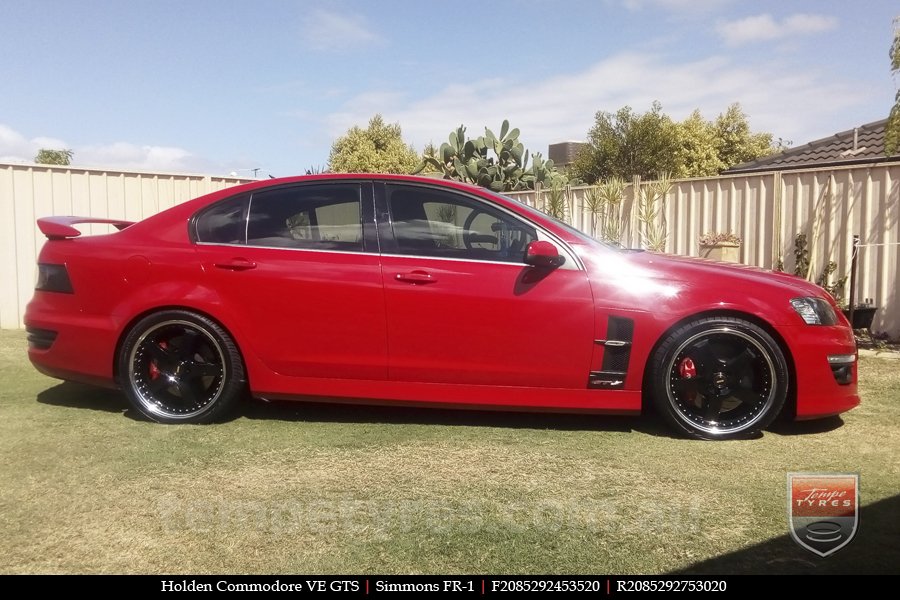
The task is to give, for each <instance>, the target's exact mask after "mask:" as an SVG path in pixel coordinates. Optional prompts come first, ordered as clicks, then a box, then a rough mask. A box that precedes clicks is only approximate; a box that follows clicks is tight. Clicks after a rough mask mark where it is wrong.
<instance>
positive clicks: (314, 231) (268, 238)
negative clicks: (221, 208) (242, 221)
mask: <svg viewBox="0 0 900 600" xmlns="http://www.w3.org/2000/svg"><path fill="white" fill-rule="evenodd" d="M362 239H363V238H362V222H361V220H360V187H359V186H358V185H355V184H350V185H348V184H337V185H301V186H296V187H290V188H282V189H277V190H271V191H266V192H259V193H256V194H253V197H252V198H251V199H250V217H249V220H248V223H247V244H249V245H251V246H273V247H277V248H304V249H310V250H344V251H362V249H363V242H362Z"/></svg>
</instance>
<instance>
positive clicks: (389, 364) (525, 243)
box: [25, 175, 859, 439]
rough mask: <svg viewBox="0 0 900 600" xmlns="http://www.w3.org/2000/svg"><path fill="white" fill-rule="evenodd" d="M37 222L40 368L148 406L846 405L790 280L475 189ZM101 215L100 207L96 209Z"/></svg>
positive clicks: (316, 186) (236, 199) (833, 408)
mask: <svg viewBox="0 0 900 600" xmlns="http://www.w3.org/2000/svg"><path fill="white" fill-rule="evenodd" d="M79 222H98V220H97V219H80V218H77V217H52V218H45V219H39V220H38V226H39V227H40V229H41V230H42V231H43V232H44V234H45V235H46V236H47V238H48V241H47V242H46V243H45V244H44V247H43V249H42V251H41V254H40V259H39V265H38V266H39V277H38V283H37V286H36V289H35V294H34V299H33V300H32V301H31V303H30V304H29V305H28V309H27V312H26V316H25V324H26V327H27V330H28V339H29V351H28V352H29V357H30V359H31V361H32V363H33V364H34V365H35V366H36V367H37V368H38V369H39V370H40V371H42V372H43V373H46V374H48V375H51V376H53V377H58V378H61V379H67V380H73V381H81V382H88V383H93V384H99V385H103V386H114V387H118V388H121V389H122V390H123V391H124V392H125V394H126V396H127V397H128V399H129V401H130V402H131V404H132V405H133V406H134V408H135V409H137V410H138V411H140V412H141V413H143V414H144V415H146V416H147V417H149V418H150V419H153V420H155V421H159V422H164V423H198V422H209V421H213V420H218V419H221V418H223V417H224V416H225V415H227V414H228V413H229V412H230V410H231V409H232V408H234V406H235V403H236V402H237V401H238V400H239V399H240V398H241V397H242V396H244V395H245V394H247V393H248V392H249V394H251V395H252V396H255V397H259V398H268V399H275V398H278V399H300V400H302V399H304V398H307V399H309V398H314V399H316V400H317V401H321V400H322V398H323V397H326V398H329V399H332V400H333V401H335V402H370V403H391V404H401V403H402V404H407V403H408V404H413V403H415V404H420V405H428V406H441V407H458V408H466V407H471V408H491V409H510V410H530V411H552V412H587V413H608V414H629V413H638V412H639V411H640V410H641V408H642V399H644V398H648V399H652V404H653V405H654V406H655V407H656V410H657V411H658V412H659V413H661V414H662V415H663V416H664V417H665V419H666V420H667V421H668V422H669V423H670V424H671V425H672V426H673V427H674V428H675V429H677V430H678V431H680V432H682V433H684V434H686V435H689V436H694V437H699V438H715V439H722V438H730V437H738V436H745V435H748V434H751V433H753V432H757V431H759V430H760V429H762V428H764V427H766V426H767V425H769V424H770V423H771V422H772V420H773V419H775V417H776V416H777V415H778V414H779V413H781V412H783V411H789V412H790V414H791V415H792V416H794V417H796V418H798V419H809V418H815V417H824V416H827V415H834V414H837V413H840V412H843V411H846V410H849V409H851V408H853V407H854V406H856V405H857V404H858V403H859V396H858V395H857V366H856V358H857V354H856V344H855V341H854V337H853V333H852V331H851V330H850V327H849V325H848V323H847V321H846V320H845V318H844V317H843V316H842V315H841V312H840V311H839V310H837V309H836V306H835V304H834V301H833V300H832V299H831V297H830V296H829V295H828V294H827V293H826V292H825V291H823V290H822V289H821V288H819V287H817V286H815V285H813V284H811V283H808V282H806V281H804V280H802V279H799V278H797V277H793V276H790V275H785V274H781V273H771V272H768V271H763V270H760V269H755V268H750V267H743V266H726V265H723V264H718V263H711V262H708V261H702V260H699V259H690V258H680V257H675V256H668V255H662V254H655V253H650V252H639V251H630V250H621V249H617V248H613V247H610V246H606V245H604V244H602V243H600V242H598V241H596V240H594V239H592V238H590V237H588V236H586V235H585V234H583V233H581V232H579V231H577V230H575V229H573V228H571V227H569V226H568V225H565V224H563V223H561V222H559V221H557V220H555V219H553V218H551V217H548V216H547V215H545V214H543V213H541V212H539V211H536V210H534V209H532V208H529V207H528V206H525V205H523V204H521V203H519V202H517V201H515V200H511V199H509V198H506V197H504V196H501V195H497V194H494V193H492V192H490V191H487V190H485V189H482V188H476V187H472V186H469V185H463V184H457V183H453V182H448V181H438V180H433V179H424V178H416V177H405V176H388V175H383V176H382V175H322V176H312V177H296V178H287V179H275V180H269V181H260V182H255V183H250V184H247V185H243V186H239V187H234V188H230V189H226V190H222V191H219V192H215V193H213V194H209V195H207V196H204V197H201V198H197V199H195V200H192V201H190V202H186V203H184V204H181V205H178V206H176V207H174V208H171V209H169V210H166V211H164V212H162V213H159V214H157V215H155V216H153V217H150V218H148V219H145V220H143V221H141V222H138V223H128V222H119V221H117V222H113V223H114V224H115V225H116V226H117V227H118V228H120V229H121V231H118V232H116V233H112V234H109V235H101V236H89V237H79V231H78V230H77V229H76V228H75V227H74V226H73V225H75V224H78V223H79ZM105 222H109V221H105Z"/></svg>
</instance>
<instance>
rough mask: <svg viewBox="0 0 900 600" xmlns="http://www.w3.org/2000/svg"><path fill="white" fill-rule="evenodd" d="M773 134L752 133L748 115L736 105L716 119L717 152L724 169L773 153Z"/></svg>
mask: <svg viewBox="0 0 900 600" xmlns="http://www.w3.org/2000/svg"><path fill="white" fill-rule="evenodd" d="M772 150H773V149H772V134H771V133H751V132H750V123H748V122H747V115H745V114H744V111H743V110H741V105H740V104H738V103H734V104H732V105H731V106H729V107H728V110H726V111H725V112H724V113H722V114H720V115H719V116H718V118H717V119H716V151H717V152H718V154H719V159H720V160H721V161H722V164H723V165H724V168H726V169H727V168H728V167H733V166H734V165H739V164H741V163H744V162H747V161H750V160H754V159H757V158H760V157H761V156H766V155H768V154H771V153H772Z"/></svg>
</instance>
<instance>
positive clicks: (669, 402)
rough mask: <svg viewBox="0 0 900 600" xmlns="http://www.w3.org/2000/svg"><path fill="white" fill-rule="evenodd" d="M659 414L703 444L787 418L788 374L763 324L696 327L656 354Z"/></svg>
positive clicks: (715, 321)
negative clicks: (780, 416) (781, 416)
mask: <svg viewBox="0 0 900 600" xmlns="http://www.w3.org/2000/svg"><path fill="white" fill-rule="evenodd" d="M650 376H651V378H652V394H653V400H654V403H655V405H656V408H657V410H658V411H659V412H660V413H661V414H662V415H663V417H664V418H665V419H666V420H667V421H668V422H669V423H670V424H671V425H673V426H674V427H675V428H676V429H677V430H679V431H681V432H683V433H685V434H687V435H689V436H691V437H695V438H700V439H728V438H735V437H743V436H749V435H752V434H754V433H757V432H758V431H760V430H761V429H763V428H765V427H767V426H768V425H769V424H770V423H771V422H772V421H773V420H774V419H775V417H777V416H778V413H779V412H781V409H782V407H783V406H784V402H785V400H786V398H787V393H788V377H789V372H788V368H787V362H786V361H785V358H784V353H783V352H782V351H781V348H780V347H779V345H778V343H777V342H776V341H775V340H774V339H773V338H772V336H771V335H769V334H768V333H767V332H766V331H765V330H764V329H762V328H761V327H759V326H758V325H756V324H754V323H751V322H749V321H745V320H743V319H737V318H732V317H711V318H702V319H697V320H695V321H692V322H690V323H688V324H686V325H684V326H682V327H679V328H678V329H676V330H675V331H673V332H672V333H671V334H669V336H668V337H667V338H666V339H665V341H664V342H663V343H662V344H661V345H660V347H659V348H658V349H657V351H656V353H655V354H654V355H653V362H652V368H651V375H650Z"/></svg>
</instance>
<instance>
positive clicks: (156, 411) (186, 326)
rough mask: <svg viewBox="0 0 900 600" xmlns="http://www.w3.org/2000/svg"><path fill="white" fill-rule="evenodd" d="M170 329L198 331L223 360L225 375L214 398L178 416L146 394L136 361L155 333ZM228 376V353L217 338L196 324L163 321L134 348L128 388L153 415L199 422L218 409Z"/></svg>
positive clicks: (177, 413)
mask: <svg viewBox="0 0 900 600" xmlns="http://www.w3.org/2000/svg"><path fill="white" fill-rule="evenodd" d="M167 327H181V328H182V331H183V332H186V331H187V330H191V331H194V332H196V333H198V334H202V335H203V336H204V337H205V338H206V340H207V341H208V342H209V344H210V346H211V348H212V349H213V350H214V351H215V353H216V355H217V356H218V359H219V365H220V366H221V369H222V373H221V375H220V376H219V384H218V386H216V388H215V392H214V393H213V394H212V397H210V398H206V399H205V400H204V402H203V404H202V406H200V408H198V409H197V410H194V411H191V412H176V411H173V410H166V407H164V406H163V405H162V404H161V403H160V402H159V401H158V400H156V399H155V398H153V396H152V395H150V394H149V393H146V391H145V390H143V389H142V386H141V384H140V382H139V379H140V377H138V374H137V372H136V370H135V361H136V358H137V357H138V354H139V352H140V351H141V350H142V346H143V344H144V341H145V340H146V339H147V338H148V337H150V336H151V335H152V334H153V333H155V332H157V331H159V330H160V329H164V328H167ZM227 376H228V363H227V362H226V358H225V353H224V351H223V350H222V346H221V344H220V343H219V342H218V341H217V340H216V338H215V337H213V335H212V334H211V333H210V332H209V331H207V329H206V328H205V327H203V326H201V325H198V324H197V323H194V322H192V321H187V320H184V319H169V320H166V321H162V322H160V323H156V324H154V325H152V326H151V327H149V328H148V329H146V330H145V331H144V332H143V333H142V334H141V336H140V337H139V338H138V339H137V341H135V343H134V344H133V346H132V348H131V352H130V353H129V355H128V385H129V387H130V388H131V391H132V392H133V393H134V396H135V398H137V400H138V402H139V403H140V405H141V407H142V408H143V409H144V410H145V411H146V412H147V413H148V414H150V415H153V416H160V417H164V418H167V419H173V420H190V419H195V418H196V417H198V416H200V415H203V414H204V413H206V412H208V411H209V410H211V409H212V408H213V407H214V406H215V405H216V401H217V400H218V399H219V397H220V396H221V395H222V392H223V391H224V388H225V385H224V384H225V381H226V379H227Z"/></svg>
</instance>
